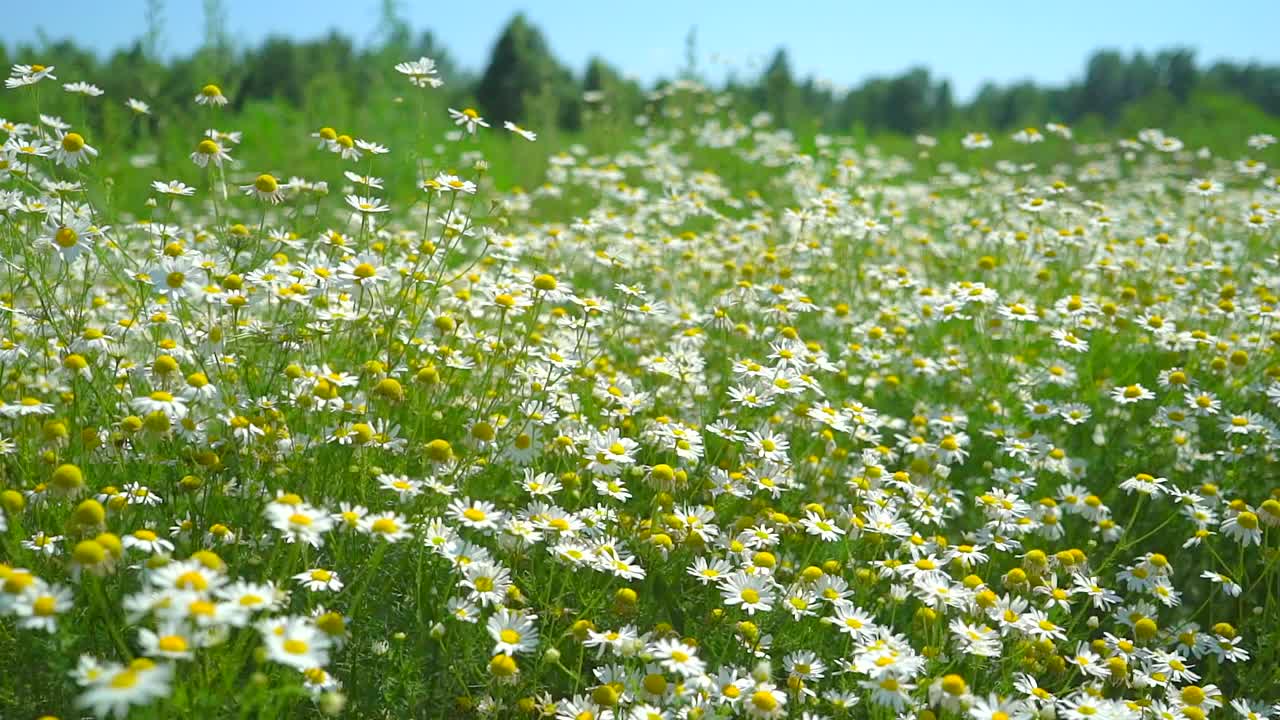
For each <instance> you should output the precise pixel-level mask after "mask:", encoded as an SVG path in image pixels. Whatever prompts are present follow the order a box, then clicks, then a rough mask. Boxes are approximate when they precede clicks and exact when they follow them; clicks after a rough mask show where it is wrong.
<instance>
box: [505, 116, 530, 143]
mask: <svg viewBox="0 0 1280 720" xmlns="http://www.w3.org/2000/svg"><path fill="white" fill-rule="evenodd" d="M502 127H503V128H505V129H506V130H509V131H511V132H513V133H515V134H516V135H519V136H520V137H522V138H524V139H525V140H528V141H529V142H534V141H535V140H537V139H538V134H537V133H535V132H532V131H530V130H525V129H524V128H522V127H520V126H519V125H517V124H515V123H513V122H511V121H510V120H506V121H503V123H502Z"/></svg>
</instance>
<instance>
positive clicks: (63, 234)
mask: <svg viewBox="0 0 1280 720" xmlns="http://www.w3.org/2000/svg"><path fill="white" fill-rule="evenodd" d="M53 241H54V242H55V243H57V244H58V247H62V248H70V247H75V245H76V243H77V242H79V241H80V235H79V233H77V232H76V231H75V230H72V229H71V228H69V227H67V226H66V225H63V226H62V227H60V228H58V232H56V233H54V234H53Z"/></svg>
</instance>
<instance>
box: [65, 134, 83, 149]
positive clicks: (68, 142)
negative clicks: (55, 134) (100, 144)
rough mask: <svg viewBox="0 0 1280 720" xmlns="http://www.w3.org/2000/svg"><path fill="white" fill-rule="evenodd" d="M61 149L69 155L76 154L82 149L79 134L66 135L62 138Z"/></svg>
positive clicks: (81, 138)
mask: <svg viewBox="0 0 1280 720" xmlns="http://www.w3.org/2000/svg"><path fill="white" fill-rule="evenodd" d="M62 149H63V150H65V151H67V152H69V153H77V152H80V151H81V150H83V149H84V137H82V136H81V135H80V133H73V132H72V133H67V134H66V135H63V136H62Z"/></svg>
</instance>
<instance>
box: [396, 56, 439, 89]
mask: <svg viewBox="0 0 1280 720" xmlns="http://www.w3.org/2000/svg"><path fill="white" fill-rule="evenodd" d="M395 70H396V72H398V73H400V74H401V75H404V76H406V77H407V78H408V79H409V82H411V83H413V85H414V86H415V87H420V88H425V87H430V88H438V87H440V86H441V85H444V81H443V80H441V79H440V78H439V77H437V76H436V72H437V71H436V61H435V60H432V59H431V58H429V57H421V58H418V59H417V60H409V61H406V62H402V63H397V64H396V67H395Z"/></svg>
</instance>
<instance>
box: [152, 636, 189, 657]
mask: <svg viewBox="0 0 1280 720" xmlns="http://www.w3.org/2000/svg"><path fill="white" fill-rule="evenodd" d="M156 647H158V648H160V649H161V650H163V651H165V652H169V653H180V652H186V651H187V641H186V639H185V638H183V637H182V636H181V635H165V636H164V637H162V638H160V640H159V641H158V642H157V643H156Z"/></svg>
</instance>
